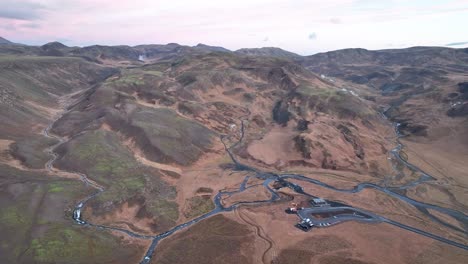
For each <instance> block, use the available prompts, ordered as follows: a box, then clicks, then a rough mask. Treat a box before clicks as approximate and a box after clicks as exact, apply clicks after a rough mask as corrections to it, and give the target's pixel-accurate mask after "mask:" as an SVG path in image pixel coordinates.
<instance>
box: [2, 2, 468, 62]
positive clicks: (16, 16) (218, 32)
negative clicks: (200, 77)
mask: <svg viewBox="0 0 468 264" xmlns="http://www.w3.org/2000/svg"><path fill="white" fill-rule="evenodd" d="M0 36H1V37H4V38H6V39H9V40H10V41H14V42H18V43H24V44H29V45H42V44H45V43H47V42H50V41H60V42H62V43H64V44H66V45H69V46H88V45H94V44H101V45H138V44H166V43H172V42H175V43H179V44H182V45H190V46H193V45H197V44H198V43H204V44H208V45H213V46H222V47H225V48H228V49H231V50H236V49H239V48H258V47H279V48H282V49H285V50H289V51H292V52H296V53H298V54H301V55H310V54H315V53H318V52H325V51H330V50H336V49H343V48H366V49H393V48H405V47H411V46H447V47H453V48H461V47H468V0H445V1H435V0H424V1H423V0H412V1H403V0H322V1H316V0H285V1H283V0H233V1H225V0H130V1H128V0H0Z"/></svg>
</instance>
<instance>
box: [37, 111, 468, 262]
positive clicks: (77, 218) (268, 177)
mask: <svg viewBox="0 0 468 264" xmlns="http://www.w3.org/2000/svg"><path fill="white" fill-rule="evenodd" d="M69 111H71V110H68V111H65V112H64V113H62V114H61V115H60V116H59V117H58V118H57V119H55V120H54V121H53V122H51V123H50V124H49V126H48V127H46V128H45V129H44V131H43V134H44V135H45V136H47V137H49V138H54V139H56V140H58V143H57V144H55V145H54V146H52V147H50V148H48V149H46V150H45V151H46V152H47V153H49V154H50V155H51V159H50V160H49V161H48V162H47V163H46V169H47V170H48V171H50V172H54V168H53V164H54V162H55V161H56V160H57V158H58V155H57V154H56V153H55V152H54V150H55V149H56V148H57V147H58V146H59V145H61V144H64V143H66V142H67V141H68V140H70V139H66V138H64V137H59V136H57V135H54V134H51V133H50V130H51V128H52V127H53V126H54V124H55V122H56V121H58V120H59V119H60V118H62V117H63V116H64V115H65V114H66V113H68V112H69ZM244 121H245V120H244V119H242V118H241V129H240V138H239V140H238V141H236V142H235V143H234V144H233V145H232V146H230V147H228V146H227V145H226V143H225V141H224V140H225V138H226V136H221V138H220V139H221V142H222V143H223V144H224V147H225V150H226V152H227V154H228V155H229V156H230V158H231V160H232V162H233V164H234V166H235V168H234V170H235V171H243V172H246V173H247V176H245V178H244V180H243V181H242V183H241V184H240V186H239V189H238V190H235V191H230V192H228V191H219V192H218V193H217V194H216V195H215V197H214V200H213V202H214V205H215V208H214V209H213V210H212V211H210V212H208V213H206V214H204V215H201V216H199V217H197V218H195V219H192V220H190V221H188V222H186V223H183V224H180V225H178V226H175V227H173V228H172V229H170V230H168V231H166V232H164V233H161V234H158V235H155V236H148V235H141V234H138V233H135V232H132V231H129V230H126V229H123V228H116V227H111V226H104V225H98V224H93V223H91V222H89V221H86V220H85V219H84V218H83V216H82V209H83V207H84V206H85V204H86V203H87V202H88V201H89V200H91V199H92V198H94V197H96V196H97V195H99V194H101V193H102V192H104V191H105V190H104V188H103V187H102V186H100V185H98V184H97V183H95V182H94V181H92V180H91V179H89V178H88V176H87V175H85V174H82V173H76V174H77V175H79V176H80V179H81V181H83V183H84V184H86V185H88V186H91V187H93V188H94V189H96V192H95V193H93V194H91V195H89V196H88V197H86V198H84V199H83V200H81V201H78V202H77V204H76V206H75V209H74V211H73V220H74V222H75V223H76V224H78V225H82V226H88V227H94V228H97V229H106V230H112V231H117V232H122V233H125V234H127V235H129V236H131V237H135V238H141V239H151V240H152V243H151V245H150V247H149V248H148V250H147V252H146V254H145V256H144V258H143V260H142V261H141V262H140V263H141V264H147V263H149V262H150V261H151V257H152V255H153V254H154V252H155V249H156V246H157V245H158V243H159V241H160V240H161V239H164V238H166V237H169V236H171V235H172V234H174V233H175V232H177V231H179V230H181V229H184V228H187V227H189V226H191V225H193V224H195V223H198V222H200V221H201V220H204V219H206V218H208V217H211V216H213V215H215V214H218V213H221V212H229V211H232V210H234V209H235V208H237V207H238V206H240V205H261V204H268V203H272V202H277V201H279V200H281V197H280V195H279V194H278V193H277V192H276V191H275V190H273V189H272V188H270V183H271V182H274V181H279V182H281V183H283V185H284V186H285V187H287V188H290V189H292V190H293V191H295V192H296V193H299V194H303V195H307V196H310V197H315V196H313V195H312V194H308V193H306V192H305V191H304V190H303V188H302V187H301V186H300V185H298V184H295V183H292V182H289V181H288V179H294V180H298V181H304V182H308V183H312V184H315V185H318V186H321V187H324V188H327V189H329V190H333V191H336V192H341V193H358V192H360V191H362V190H363V189H367V188H370V189H375V190H377V191H380V192H383V193H385V194H387V195H390V196H392V197H394V198H397V199H399V200H401V201H403V202H405V203H407V204H410V205H412V206H414V207H415V208H417V209H418V210H419V211H421V212H422V213H424V214H425V215H427V216H429V217H430V218H431V219H432V220H433V221H436V222H437V223H439V224H442V225H444V226H446V227H448V228H451V229H453V230H456V231H458V232H462V233H464V234H468V233H467V229H468V217H467V215H465V214H464V213H462V212H459V211H456V210H453V209H448V208H443V207H439V206H436V205H432V204H427V203H423V202H419V201H416V200H414V199H411V198H409V197H407V196H405V195H403V194H401V193H399V192H398V191H399V190H405V189H408V188H411V187H415V186H417V185H419V184H423V183H425V182H428V181H432V180H435V178H434V177H432V176H430V175H429V174H427V173H425V172H424V171H422V170H421V169H420V168H418V167H417V166H415V165H413V164H411V163H409V162H407V161H406V160H405V159H403V158H402V157H401V155H400V152H401V149H402V148H403V144H402V143H401V142H400V141H399V138H400V137H401V134H400V133H399V131H398V126H399V125H398V124H395V125H394V127H395V132H396V134H397V146H396V147H395V148H394V149H393V150H391V151H390V155H392V156H393V157H394V158H395V159H396V160H397V161H398V162H400V163H401V164H403V165H404V166H405V167H406V168H408V169H409V170H411V171H413V172H418V173H419V174H420V175H421V176H420V177H419V179H417V180H415V181H412V182H410V183H407V184H405V185H403V186H399V187H398V186H397V187H382V186H379V185H377V184H374V183H366V182H364V183H360V184H358V185H356V186H355V187H353V188H350V189H340V188H336V187H334V186H331V185H328V184H326V183H323V182H321V181H319V180H316V179H311V178H308V177H306V176H304V175H300V174H290V173H288V174H276V173H272V172H264V171H260V170H258V169H256V168H253V167H250V166H248V165H245V164H242V163H240V162H239V161H238V160H237V159H236V157H235V155H234V154H233V152H232V149H234V148H235V147H236V146H238V145H239V144H240V143H241V142H242V140H243V138H244V132H245V126H244ZM251 177H256V178H258V179H262V180H263V183H262V185H263V186H264V187H265V188H266V189H267V190H268V191H269V192H270V193H271V198H270V199H268V200H259V201H241V202H237V203H235V204H233V205H231V206H228V207H224V206H223V205H222V203H221V198H222V196H231V195H233V194H236V193H240V192H243V191H245V190H247V189H249V188H251V187H255V186H257V185H253V186H249V187H247V182H248V180H249V179H250V178H251ZM341 205H342V206H348V205H343V204H341ZM348 207H351V206H348ZM428 210H435V211H437V212H439V213H441V214H445V215H448V216H450V217H452V218H454V219H456V220H457V221H458V222H459V223H461V224H462V226H463V228H459V227H456V226H454V225H452V224H450V223H447V222H445V221H444V220H442V219H440V218H438V217H436V216H434V215H432V214H431V213H430V212H429V211H428ZM369 214H370V215H373V216H374V217H373V221H374V222H385V223H388V224H391V225H394V226H397V227H399V228H403V229H405V230H408V231H411V232H414V233H417V234H420V235H423V236H426V237H429V238H432V239H435V240H438V241H440V242H443V243H446V244H449V245H452V246H456V247H459V248H462V249H465V250H468V246H467V245H464V244H461V243H458V242H455V241H452V240H449V239H446V238H443V237H440V236H437V235H434V234H431V233H428V232H425V231H423V230H420V229H417V228H414V227H411V226H407V225H405V224H402V223H399V222H396V221H393V220H390V219H387V218H385V217H382V216H377V215H375V214H372V213H369Z"/></svg>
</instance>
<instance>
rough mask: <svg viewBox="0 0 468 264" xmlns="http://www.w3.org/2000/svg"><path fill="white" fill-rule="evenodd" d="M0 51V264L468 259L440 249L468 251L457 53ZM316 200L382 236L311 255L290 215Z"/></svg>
mask: <svg viewBox="0 0 468 264" xmlns="http://www.w3.org/2000/svg"><path fill="white" fill-rule="evenodd" d="M0 53H1V54H3V55H1V56H0V92H1V94H0V95H1V97H0V110H1V113H2V115H1V117H0V118H1V121H2V126H1V127H0V151H1V156H0V163H1V164H0V197H3V198H2V199H0V200H1V201H2V202H0V206H1V209H2V210H1V211H0V230H2V232H3V234H6V235H5V237H8V238H10V237H11V238H12V239H11V241H10V240H9V241H8V242H7V240H2V239H0V256H1V258H2V259H1V260H2V261H3V260H5V261H7V262H9V263H139V262H140V261H143V262H142V263H148V262H150V261H152V263H174V262H177V260H179V261H182V260H183V261H184V262H188V263H200V262H203V263H220V262H228V263H238V262H240V261H241V262H247V263H260V262H263V263H278V262H279V263H288V261H289V260H291V259H292V260H294V261H296V262H301V263H309V262H311V263H312V262H314V263H315V262H317V261H318V262H319V263H379V260H383V263H393V262H392V261H393V260H395V259H394V258H391V257H389V253H388V250H387V247H386V246H385V242H382V241H386V239H388V240H389V241H392V242H394V243H393V244H392V245H393V246H392V247H394V248H397V247H406V248H407V250H406V251H404V252H402V253H401V254H400V255H398V257H397V258H396V259H397V260H396V262H398V263H407V262H408V261H410V260H415V259H419V258H420V257H421V254H423V253H424V252H436V253H434V254H435V256H434V258H432V259H427V263H438V261H440V259H441V258H444V259H445V260H446V261H447V263H457V262H458V261H459V260H460V259H463V258H466V250H464V249H459V248H456V247H451V246H449V245H446V244H443V243H442V242H444V239H446V240H450V241H452V242H453V243H458V244H460V245H463V244H466V228H467V226H466V223H464V222H463V221H464V220H463V219H465V218H466V216H465V215H464V214H463V212H466V211H467V208H466V206H467V205H466V201H467V199H466V198H467V197H466V192H465V191H464V190H466V188H467V185H466V184H467V183H466V182H465V179H464V178H463V172H464V171H466V164H465V163H466V162H465V161H466V160H467V158H468V157H467V154H466V149H467V148H466V144H468V142H467V141H466V137H464V135H466V132H467V131H466V130H467V123H466V122H467V119H466V113H465V112H466V109H465V108H466V105H467V102H466V99H467V97H466V94H467V89H466V87H467V85H466V82H467V76H466V66H465V65H466V61H467V59H466V56H468V55H466V51H465V50H451V49H437V48H414V49H407V50H401V51H381V52H370V51H366V50H345V51H336V52H334V53H333V52H332V53H328V54H318V55H314V56H311V57H300V56H299V55H296V54H293V53H289V52H286V51H282V50H278V49H271V48H270V49H260V50H240V51H237V52H230V51H228V50H225V49H222V48H220V47H211V46H207V45H202V44H200V45H197V46H195V47H187V46H181V45H178V44H168V45H143V46H136V47H128V46H118V47H108V46H91V47H85V48H78V47H67V46H65V45H63V44H60V43H49V44H46V45H44V46H41V47H27V46H17V45H6V46H2V47H0ZM411 56H412V57H411ZM386 117H388V118H386ZM392 122H397V123H399V126H398V127H396V130H395V127H394V126H393V124H392ZM399 133H402V135H404V136H405V137H401V138H398V136H399ZM400 142H401V143H402V144H401V145H399V143H400ZM426 173H427V175H426ZM305 179H308V180H305ZM428 179H430V181H428ZM361 184H362V186H364V187H363V188H362V189H359V188H361V187H357V186H361ZM366 186H371V187H369V188H368V187H366ZM353 188H354V189H353ZM348 189H349V190H351V191H349V192H348V191H343V190H348ZM337 190H338V191H339V192H337ZM361 190H362V191H361ZM309 193H312V194H313V195H315V196H320V197H324V198H326V199H329V200H332V201H335V202H338V204H342V203H344V204H347V205H349V206H352V207H355V208H360V209H362V210H366V211H368V212H371V213H369V214H370V215H371V214H372V213H373V214H378V215H379V216H378V217H377V216H376V217H375V219H374V220H376V221H375V222H376V223H380V224H378V225H373V224H365V223H350V222H347V223H343V224H342V225H339V227H337V229H335V227H333V228H329V229H321V230H320V231H319V237H320V239H321V240H322V241H325V242H324V245H325V246H324V245H322V244H320V245H319V244H317V243H315V242H314V241H312V239H311V236H312V237H313V234H312V233H304V232H302V231H300V230H299V229H295V228H294V223H295V221H296V220H295V219H296V217H295V216H291V215H286V214H285V213H284V209H285V208H286V207H288V205H289V202H291V201H292V200H294V202H298V203H299V204H304V205H307V204H308V203H309V202H308V200H307V199H310V196H308V195H309ZM411 198H412V199H414V200H411V201H410V202H408V201H407V199H411ZM419 202H420V203H422V204H418V203H419ZM432 204H435V205H437V206H435V207H430V206H429V205H432ZM438 206H440V208H439V207H438ZM447 208H448V209H447ZM450 209H454V210H456V211H451V210H450ZM214 214H220V215H216V216H212V215H214ZM382 222H385V223H387V224H388V223H397V224H394V226H390V225H387V224H384V223H382ZM272 223H273V224H272ZM192 224H193V226H191V225H192ZM398 224H401V225H407V226H410V227H415V228H418V229H420V230H422V231H421V232H422V233H424V234H429V235H426V237H424V236H421V237H420V236H418V235H417V234H414V233H408V231H407V230H408V229H407V230H406V231H405V230H403V229H398ZM369 226H370V227H369ZM395 226H396V227H395ZM278 227H281V228H278ZM15 230H22V231H21V232H14V231H15ZM324 230H325V231H324ZM369 230H372V231H369ZM175 232H177V233H176V234H174V235H172V234H173V233H175ZM343 234H347V235H346V237H345V236H344V235H343ZM431 234H432V235H435V236H437V237H440V238H441V239H439V242H435V241H433V240H431V238H430V237H431ZM367 236H372V237H373V241H374V242H375V243H374V242H372V246H371V247H369V241H366V240H365V239H364V237H367ZM285 237H287V239H285ZM13 238H14V239H13ZM160 240H161V241H160ZM188 241H189V242H190V243H189V242H188ZM194 241H195V242H194ZM196 241H198V242H196ZM441 241H442V242H441ZM450 241H449V243H450ZM159 242H160V245H159V246H157V247H156V245H157V244H158V243H159ZM305 244H307V245H309V246H307V247H306V246H304V245H305ZM415 245H419V246H415ZM459 247H460V246H459ZM461 247H463V246H461ZM58 248H65V250H63V251H59V250H58ZM213 249H215V252H218V253H217V254H216V255H213V254H211V253H212V252H214V251H213ZM154 250H156V251H154ZM158 250H160V251H158ZM444 251H446V252H451V253H454V257H451V258H445V256H447V254H448V253H443V252H444ZM116 252H117V253H116ZM181 252H184V254H181ZM210 252H211V253H210ZM340 252H341V253H340ZM203 254H205V255H203ZM424 254H425V253H424ZM424 254H423V255H424ZM182 255H184V256H183V257H182ZM392 257H393V256H392ZM220 258H222V259H224V260H226V261H222V260H221V259H220ZM431 261H432V262H431Z"/></svg>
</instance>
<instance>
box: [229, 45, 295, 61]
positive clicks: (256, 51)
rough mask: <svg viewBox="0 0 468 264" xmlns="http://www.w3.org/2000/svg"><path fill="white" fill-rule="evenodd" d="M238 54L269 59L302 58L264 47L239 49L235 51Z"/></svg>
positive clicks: (281, 50)
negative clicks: (267, 57)
mask: <svg viewBox="0 0 468 264" xmlns="http://www.w3.org/2000/svg"><path fill="white" fill-rule="evenodd" d="M235 52H236V53H238V54H243V55H248V56H269V57H278V58H289V59H295V58H298V57H300V55H297V54H296V53H292V52H289V51H286V50H283V49H280V48H275V47H263V48H252V49H245V48H244V49H239V50H236V51H235Z"/></svg>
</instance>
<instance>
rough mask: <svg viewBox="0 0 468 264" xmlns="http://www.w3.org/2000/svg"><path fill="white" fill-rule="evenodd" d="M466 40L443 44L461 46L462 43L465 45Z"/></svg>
mask: <svg viewBox="0 0 468 264" xmlns="http://www.w3.org/2000/svg"><path fill="white" fill-rule="evenodd" d="M467 44H468V41H463V42H453V43H449V44H445V46H462V45H467Z"/></svg>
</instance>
